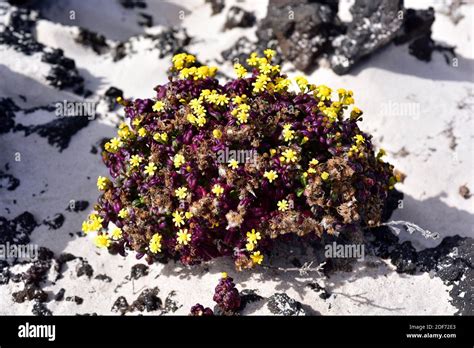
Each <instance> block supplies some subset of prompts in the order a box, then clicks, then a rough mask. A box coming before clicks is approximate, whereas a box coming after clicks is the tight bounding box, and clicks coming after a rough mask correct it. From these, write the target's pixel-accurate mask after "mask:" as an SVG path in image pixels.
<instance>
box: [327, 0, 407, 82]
mask: <svg viewBox="0 0 474 348" xmlns="http://www.w3.org/2000/svg"><path fill="white" fill-rule="evenodd" d="M403 11H404V9H403V1H402V0H356V1H355V3H354V5H353V6H352V7H351V9H350V12H351V14H352V18H353V19H352V22H351V23H349V25H348V27H347V31H346V34H344V35H341V36H338V37H337V38H335V40H333V43H332V45H333V47H334V53H333V54H332V55H331V57H330V63H331V68H332V69H333V70H334V72H335V73H336V74H339V75H341V74H345V73H346V72H348V71H349V69H350V68H351V67H352V66H353V65H354V64H356V63H357V62H358V61H360V60H361V59H362V58H364V57H366V56H368V55H370V54H371V53H373V52H375V51H376V50H378V49H379V48H381V47H383V46H385V45H387V44H388V43H389V42H390V41H392V39H393V38H394V37H395V36H396V35H397V33H398V31H399V30H400V28H401V26H402V24H403Z"/></svg>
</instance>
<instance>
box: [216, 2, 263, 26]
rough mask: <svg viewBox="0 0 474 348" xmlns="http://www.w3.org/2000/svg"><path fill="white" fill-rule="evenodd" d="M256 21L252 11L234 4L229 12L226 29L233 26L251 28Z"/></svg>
mask: <svg viewBox="0 0 474 348" xmlns="http://www.w3.org/2000/svg"><path fill="white" fill-rule="evenodd" d="M255 22H256V17H255V15H254V14H253V13H252V12H248V11H246V10H244V9H242V8H240V7H238V6H232V7H231V8H230V9H229V11H228V12H227V17H226V21H225V24H224V30H228V29H233V28H250V27H252V26H253V25H254V24H255Z"/></svg>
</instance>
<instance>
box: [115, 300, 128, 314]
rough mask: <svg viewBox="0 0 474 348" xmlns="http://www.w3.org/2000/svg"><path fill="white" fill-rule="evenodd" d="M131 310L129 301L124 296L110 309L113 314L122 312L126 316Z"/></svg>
mask: <svg viewBox="0 0 474 348" xmlns="http://www.w3.org/2000/svg"><path fill="white" fill-rule="evenodd" d="M128 309H129V306H128V302H127V299H126V298H125V297H123V296H120V297H118V298H117V299H116V300H115V302H114V304H113V305H112V308H111V309H110V310H111V311H112V312H120V313H121V314H125V313H126V312H127V311H128Z"/></svg>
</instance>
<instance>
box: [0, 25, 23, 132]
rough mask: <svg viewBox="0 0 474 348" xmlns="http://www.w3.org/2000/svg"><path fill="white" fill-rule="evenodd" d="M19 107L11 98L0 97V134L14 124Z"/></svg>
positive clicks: (11, 127)
mask: <svg viewBox="0 0 474 348" xmlns="http://www.w3.org/2000/svg"><path fill="white" fill-rule="evenodd" d="M0 35H1V34H0ZM17 111H20V108H19V107H18V106H17V105H16V104H15V103H14V102H13V100H12V99H11V98H1V99H0V124H1V125H2V126H1V127H0V134H3V133H8V132H9V131H10V130H12V129H13V127H14V126H15V112H17Z"/></svg>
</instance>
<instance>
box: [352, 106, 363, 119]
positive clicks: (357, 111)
mask: <svg viewBox="0 0 474 348" xmlns="http://www.w3.org/2000/svg"><path fill="white" fill-rule="evenodd" d="M362 114H363V112H362V110H361V109H359V108H358V107H357V106H354V107H353V108H352V111H351V118H352V119H357V118H359V117H360V116H361V115H362Z"/></svg>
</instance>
